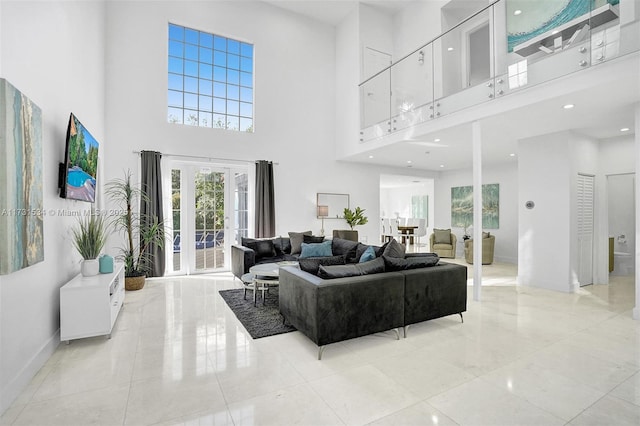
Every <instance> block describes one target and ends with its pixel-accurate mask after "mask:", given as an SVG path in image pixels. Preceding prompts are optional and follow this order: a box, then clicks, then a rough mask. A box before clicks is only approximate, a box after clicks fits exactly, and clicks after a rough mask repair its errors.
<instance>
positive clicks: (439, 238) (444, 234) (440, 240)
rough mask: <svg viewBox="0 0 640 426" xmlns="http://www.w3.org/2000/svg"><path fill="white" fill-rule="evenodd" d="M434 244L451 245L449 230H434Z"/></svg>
mask: <svg viewBox="0 0 640 426" xmlns="http://www.w3.org/2000/svg"><path fill="white" fill-rule="evenodd" d="M433 233H434V234H435V240H434V241H435V243H436V244H451V229H434V230H433Z"/></svg>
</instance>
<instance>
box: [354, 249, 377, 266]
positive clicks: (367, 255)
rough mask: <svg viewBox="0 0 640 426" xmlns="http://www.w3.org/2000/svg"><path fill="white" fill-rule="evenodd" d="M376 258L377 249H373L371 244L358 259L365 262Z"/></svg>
mask: <svg viewBox="0 0 640 426" xmlns="http://www.w3.org/2000/svg"><path fill="white" fill-rule="evenodd" d="M375 258H376V251H375V250H374V249H373V247H371V246H369V247H367V249H366V250H365V251H364V253H362V256H360V259H358V262H359V263H364V262H368V261H370V260H373V259H375Z"/></svg>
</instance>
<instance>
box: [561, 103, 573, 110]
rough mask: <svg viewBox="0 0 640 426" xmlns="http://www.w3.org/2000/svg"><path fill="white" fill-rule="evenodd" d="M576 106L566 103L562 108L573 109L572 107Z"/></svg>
mask: <svg viewBox="0 0 640 426" xmlns="http://www.w3.org/2000/svg"><path fill="white" fill-rule="evenodd" d="M574 106H575V105H574V104H566V105H564V106H563V107H562V108H564V109H571V108H573V107H574Z"/></svg>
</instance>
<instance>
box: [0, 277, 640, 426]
mask: <svg viewBox="0 0 640 426" xmlns="http://www.w3.org/2000/svg"><path fill="white" fill-rule="evenodd" d="M513 268H514V267H513V266H512V265H501V264H494V265H490V266H487V267H485V269H484V270H483V275H484V279H485V282H487V283H491V284H494V285H490V286H483V289H482V298H483V300H482V302H473V301H472V292H471V287H469V290H470V291H469V302H468V311H467V313H466V314H465V321H464V324H462V323H460V320H459V317H458V316H457V315H456V316H450V317H446V318H441V319H437V320H433V321H428V322H425V323H421V324H417V325H414V326H412V327H411V328H410V329H409V332H408V337H407V338H406V339H402V340H399V341H398V340H395V336H394V334H393V333H379V334H376V335H372V336H367V337H362V338H358V339H353V340H349V341H345V342H341V343H337V344H333V345H329V346H327V348H326V349H325V351H324V354H323V359H322V361H318V360H317V359H316V355H317V348H316V346H315V345H314V344H313V343H312V342H311V341H309V340H308V339H307V338H306V337H305V336H303V335H302V334H300V333H298V332H293V333H289V334H283V335H279V336H273V337H268V338H264V339H259V340H252V339H251V337H249V335H248V334H247V333H246V332H245V330H244V329H243V327H242V326H241V325H240V323H239V322H238V321H237V320H236V318H235V316H234V315H233V313H232V312H231V311H230V310H229V309H228V307H227V306H226V304H225V303H224V301H223V300H222V299H221V298H220V296H219V294H218V290H221V289H227V288H234V287H239V282H238V281H237V280H236V281H234V280H233V279H232V278H231V276H230V275H228V274H226V275H210V276H196V277H180V278H164V279H157V280H149V281H148V282H147V285H146V287H145V288H144V289H143V290H142V291H138V292H128V293H127V296H126V301H125V308H124V310H123V311H122V312H121V315H120V317H119V318H118V321H117V323H116V327H115V330H114V333H113V337H112V339H111V340H107V339H105V338H102V337H101V338H91V339H84V340H78V341H73V342H72V343H71V344H70V345H65V344H61V345H60V346H59V347H58V349H57V351H56V352H55V354H54V355H53V356H52V357H51V359H49V361H48V362H47V363H46V364H45V366H44V367H43V368H42V369H41V371H40V372H39V373H38V374H37V375H36V377H35V378H34V379H33V380H32V381H31V383H30V384H29V386H28V387H27V388H26V389H25V390H24V392H23V393H22V395H21V396H20V397H19V398H18V399H17V400H16V401H15V403H14V404H13V405H12V406H11V407H10V408H9V409H8V410H7V411H6V412H5V413H4V415H3V416H2V417H1V418H0V424H3V425H5V424H15V425H88V424H104V425H153V424H160V425H174V424H198V425H199V424H223V425H252V424H266V425H293V424H298V425H365V424H371V425H418V424H420V425H423V424H433V425H436V424H437V425H455V424H459V425H514V424H522V425H562V424H570V425H625V424H628V425H638V424H640V322H638V321H633V320H632V319H631V309H632V307H633V303H634V282H633V278H632V277H615V279H614V280H613V281H612V283H611V284H610V285H607V286H590V287H587V288H583V289H581V290H580V291H579V292H578V293H576V294H562V293H556V292H551V291H546V290H539V289H533V288H520V287H516V286H515V285H514V280H515V278H514V276H515V271H514V269H513Z"/></svg>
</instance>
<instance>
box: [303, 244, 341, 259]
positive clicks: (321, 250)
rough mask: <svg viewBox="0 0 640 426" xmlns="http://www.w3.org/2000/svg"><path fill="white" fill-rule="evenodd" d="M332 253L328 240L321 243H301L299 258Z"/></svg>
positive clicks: (324, 255) (325, 255)
mask: <svg viewBox="0 0 640 426" xmlns="http://www.w3.org/2000/svg"><path fill="white" fill-rule="evenodd" d="M332 255H333V253H331V241H330V240H328V241H324V242H322V243H302V248H301V250H300V259H303V258H305V257H328V256H332Z"/></svg>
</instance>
